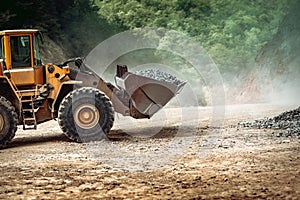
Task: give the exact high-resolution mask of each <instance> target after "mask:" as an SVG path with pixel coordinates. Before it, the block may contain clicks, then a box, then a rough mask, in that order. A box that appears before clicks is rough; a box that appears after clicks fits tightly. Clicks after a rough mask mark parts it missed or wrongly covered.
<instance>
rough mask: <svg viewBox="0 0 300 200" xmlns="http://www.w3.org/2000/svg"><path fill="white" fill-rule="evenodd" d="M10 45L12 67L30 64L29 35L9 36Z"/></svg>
mask: <svg viewBox="0 0 300 200" xmlns="http://www.w3.org/2000/svg"><path fill="white" fill-rule="evenodd" d="M10 46H11V59H12V67H28V66H31V64H30V62H31V57H30V37H29V36H11V37H10Z"/></svg>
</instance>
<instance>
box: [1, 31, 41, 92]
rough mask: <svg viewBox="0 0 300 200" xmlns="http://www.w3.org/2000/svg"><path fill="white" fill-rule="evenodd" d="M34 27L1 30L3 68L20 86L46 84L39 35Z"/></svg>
mask: <svg viewBox="0 0 300 200" xmlns="http://www.w3.org/2000/svg"><path fill="white" fill-rule="evenodd" d="M39 36H40V32H39V31H38V30H34V29H26V30H6V31H0V37H1V70H0V72H1V71H2V73H3V74H4V75H6V76H7V77H8V78H10V79H11V81H12V82H13V83H14V84H15V85H16V86H17V87H18V86H21V87H28V88H30V87H33V86H37V85H41V84H44V79H45V77H44V76H45V75H44V66H43V65H42V61H41V56H40V49H39V43H38V42H39V38H38V37H39Z"/></svg>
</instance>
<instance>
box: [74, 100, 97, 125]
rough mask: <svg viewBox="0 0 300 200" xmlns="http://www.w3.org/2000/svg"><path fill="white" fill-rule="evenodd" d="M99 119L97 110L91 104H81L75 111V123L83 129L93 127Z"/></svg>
mask: <svg viewBox="0 0 300 200" xmlns="http://www.w3.org/2000/svg"><path fill="white" fill-rule="evenodd" d="M99 119H100V114H99V110H98V109H97V108H96V107H95V106H94V105H91V104H82V105H80V106H78V107H77V108H76V109H75V112H74V120H75V123H76V124H77V125H78V126H79V127H80V128H83V129H90V128H93V127H95V126H96V125H97V124H98V122H99Z"/></svg>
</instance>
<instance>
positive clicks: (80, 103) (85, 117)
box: [58, 87, 114, 142]
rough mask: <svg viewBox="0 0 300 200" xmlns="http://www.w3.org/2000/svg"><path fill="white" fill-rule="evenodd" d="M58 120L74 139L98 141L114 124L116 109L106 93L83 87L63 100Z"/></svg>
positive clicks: (64, 130)
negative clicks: (114, 109)
mask: <svg viewBox="0 0 300 200" xmlns="http://www.w3.org/2000/svg"><path fill="white" fill-rule="evenodd" d="M58 122H59V125H60V127H61V129H62V130H63V132H64V134H65V135H66V136H67V137H69V138H70V139H71V140H73V141H76V142H90V141H97V140H100V139H103V138H105V137H106V134H107V133H108V132H109V131H110V129H111V127H112V126H113V123H114V111H113V107H112V104H111V101H110V100H109V98H108V97H107V96H106V95H105V94H104V93H102V92H101V91H99V90H98V89H95V88H90V87H83V88H80V89H76V90H74V91H72V92H70V93H69V94H68V95H67V96H66V97H65V98H64V99H63V100H62V103H61V105H60V107H59V111H58Z"/></svg>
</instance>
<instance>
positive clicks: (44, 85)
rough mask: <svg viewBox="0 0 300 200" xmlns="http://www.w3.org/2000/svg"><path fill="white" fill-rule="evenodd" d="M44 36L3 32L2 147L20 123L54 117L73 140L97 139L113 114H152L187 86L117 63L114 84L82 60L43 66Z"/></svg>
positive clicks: (0, 73)
mask: <svg viewBox="0 0 300 200" xmlns="http://www.w3.org/2000/svg"><path fill="white" fill-rule="evenodd" d="M40 37H41V33H40V32H39V31H38V30H33V29H22V30H6V31H0V39H1V49H0V148H3V147H5V146H6V145H7V143H9V142H10V141H11V140H12V139H13V137H14V136H15V132H16V130H17V126H18V125H22V126H23V129H24V130H26V129H36V128H37V124H40V123H42V122H46V121H48V120H52V119H56V118H57V119H58V123H59V125H60V127H61V129H62V131H63V132H64V134H65V135H66V136H67V137H68V138H70V139H71V140H73V141H76V142H88V141H94V140H99V139H100V138H103V137H104V136H105V134H107V133H108V132H109V131H110V129H111V128H112V126H113V122H114V112H118V113H120V114H122V115H124V116H131V117H134V118H136V119H140V118H150V117H151V116H153V115H154V114H155V113H156V112H157V111H158V110H160V109H161V108H162V107H163V106H164V105H165V104H166V103H167V102H168V101H169V100H170V99H171V98H172V97H174V96H175V95H176V94H177V93H178V92H179V91H180V90H181V89H182V87H183V86H184V84H185V83H182V84H179V85H176V84H173V83H169V82H163V81H158V80H155V79H151V78H147V77H144V76H139V75H136V74H133V73H130V72H128V69H127V66H125V65H118V66H117V70H116V71H117V73H116V76H115V81H116V86H114V85H113V84H111V83H108V82H105V81H104V80H103V79H102V78H101V77H99V76H98V75H97V74H96V73H95V72H94V71H93V70H92V69H91V68H89V67H88V66H87V65H85V64H84V62H83V60H82V59H81V58H74V59H70V60H67V61H66V62H64V63H62V64H52V63H49V64H43V63H42V61H41V56H40V52H39V41H40ZM70 63H72V64H74V65H75V66H77V68H78V69H73V68H71V67H70Z"/></svg>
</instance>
